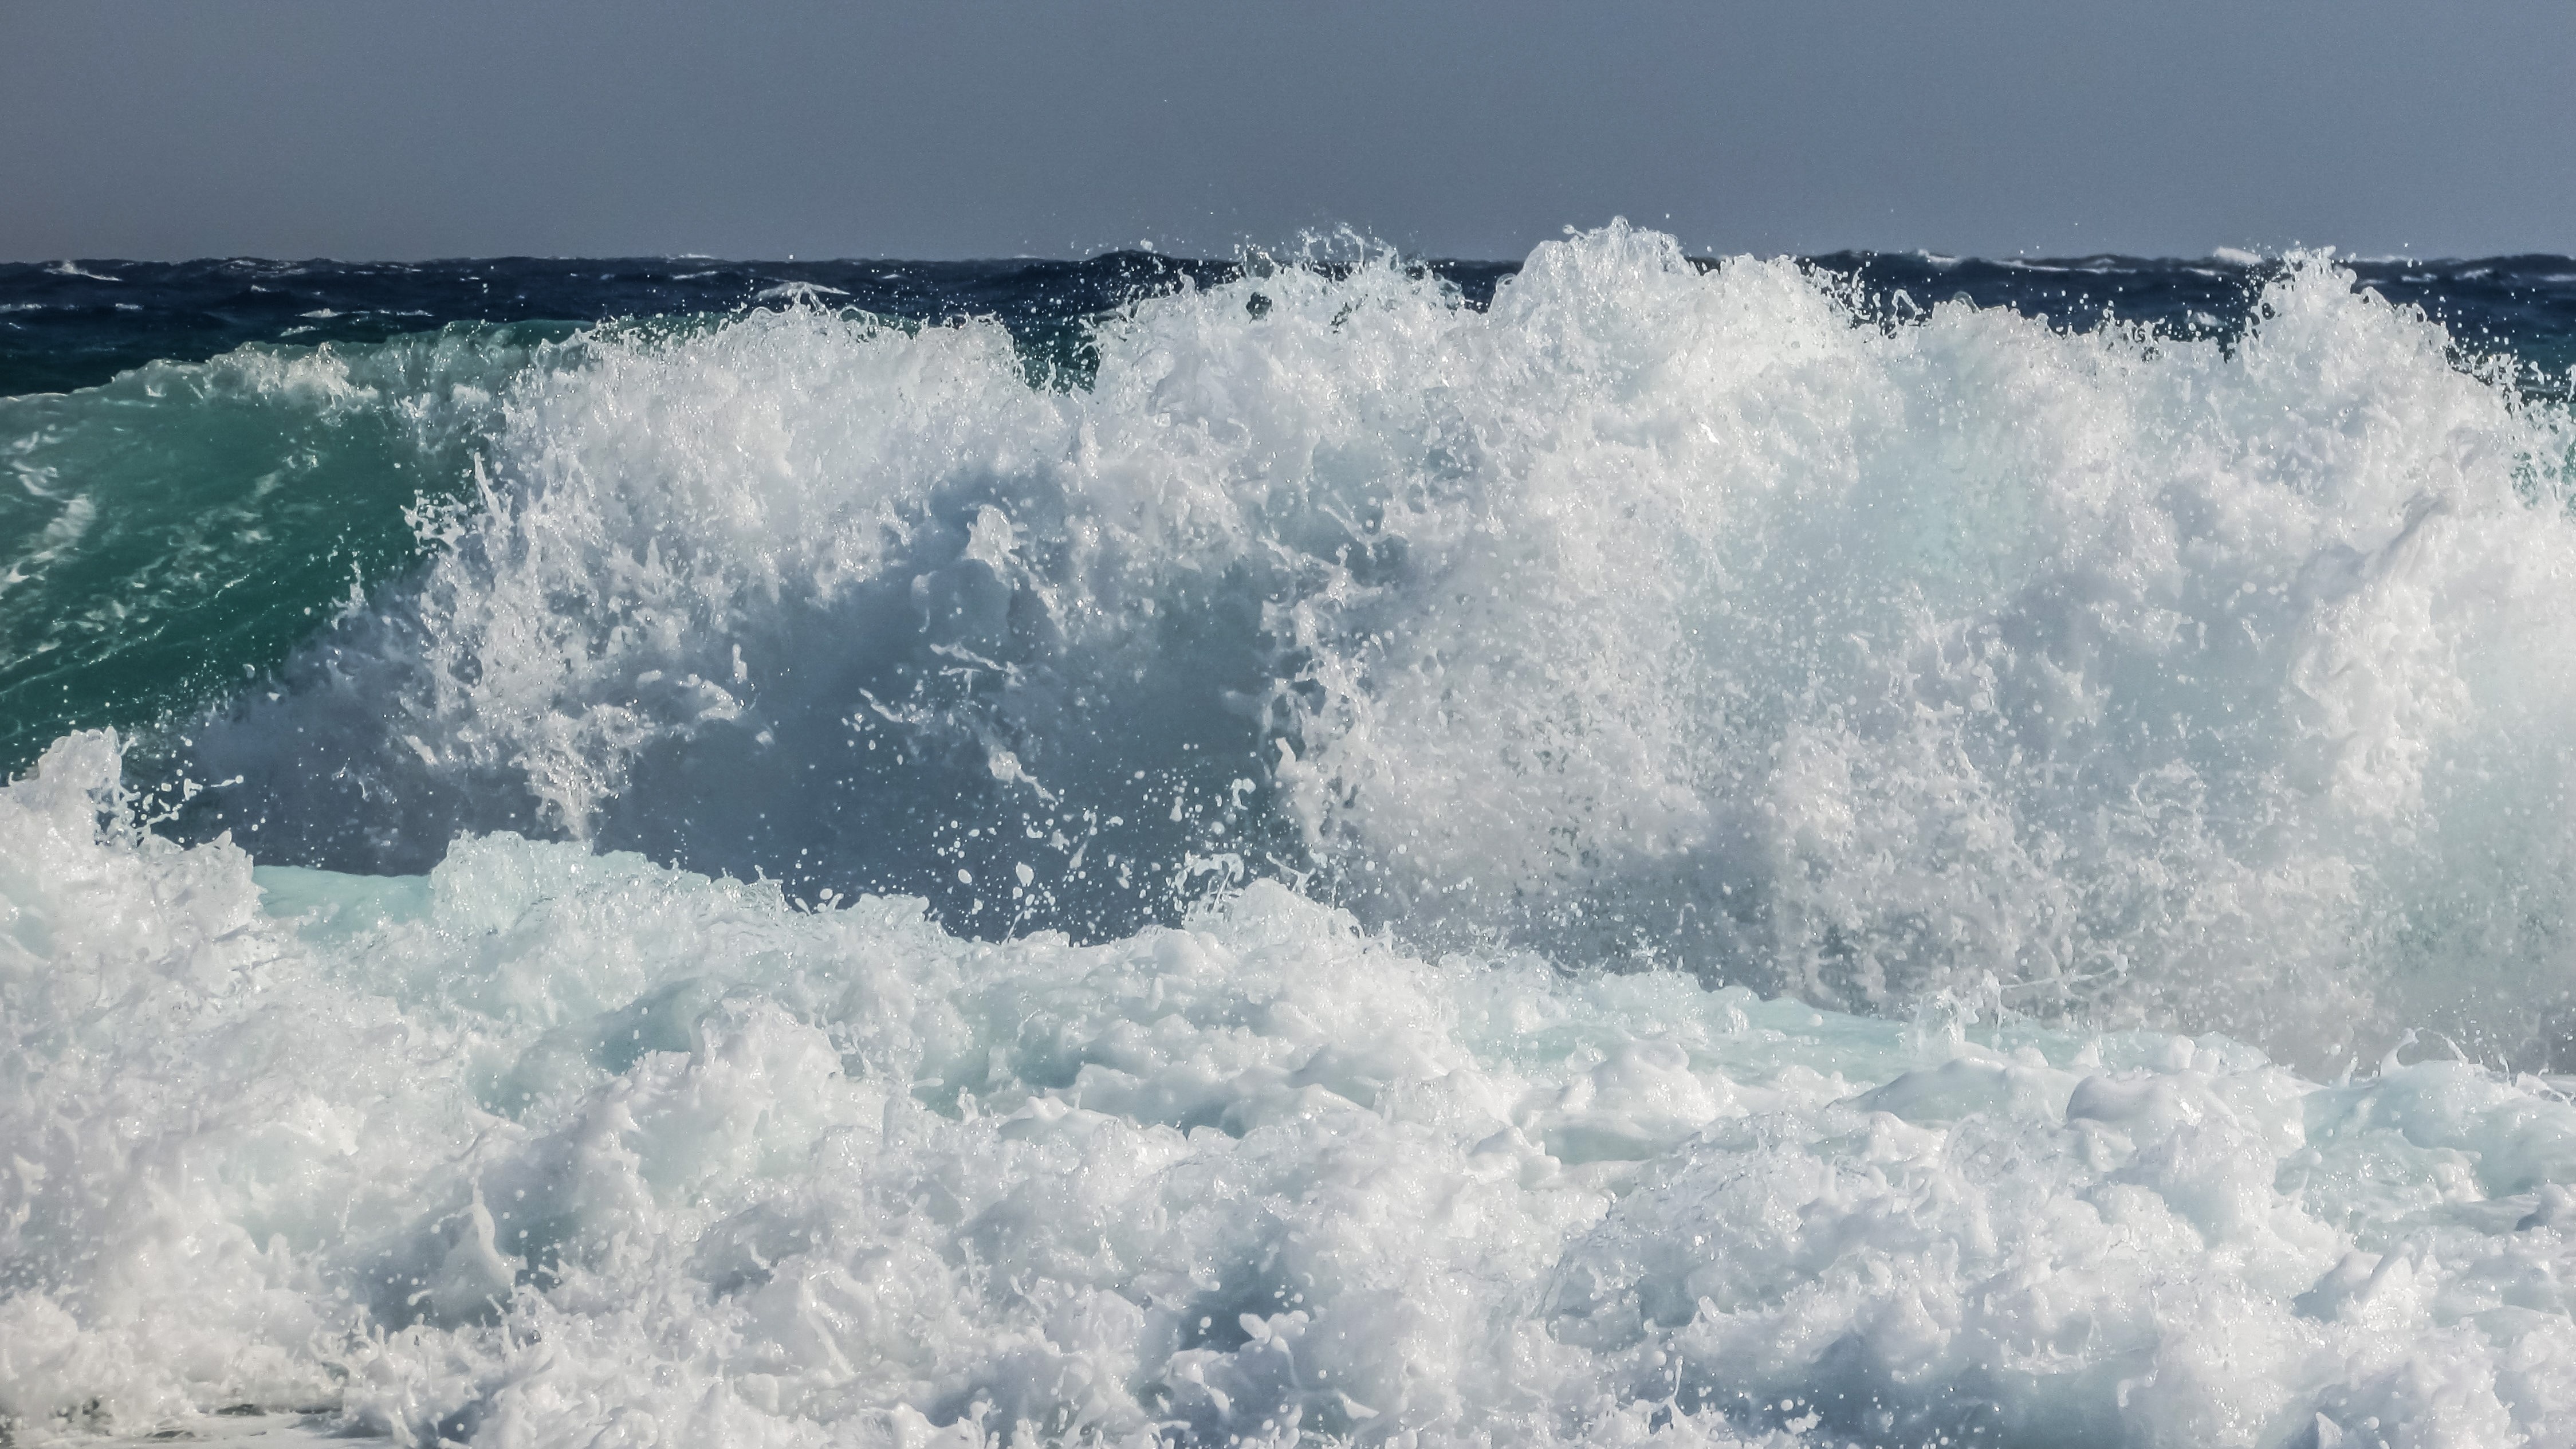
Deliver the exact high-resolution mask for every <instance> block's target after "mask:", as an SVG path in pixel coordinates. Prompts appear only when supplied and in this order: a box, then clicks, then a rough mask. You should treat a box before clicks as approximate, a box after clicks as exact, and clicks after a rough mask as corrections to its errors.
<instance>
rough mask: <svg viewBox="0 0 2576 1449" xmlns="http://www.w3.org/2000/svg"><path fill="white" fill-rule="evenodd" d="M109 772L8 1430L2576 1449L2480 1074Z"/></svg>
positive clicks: (1294, 910) (34, 961)
mask: <svg viewBox="0 0 2576 1449" xmlns="http://www.w3.org/2000/svg"><path fill="white" fill-rule="evenodd" d="M115 772H116V759H115V753H114V749H113V745H112V744H111V743H110V742H109V741H107V740H105V739H103V738H100V737H96V736H81V737H75V738H73V739H70V740H67V741H65V742H64V743H63V744H61V745H59V746H57V747H56V748H55V749H54V750H53V751H52V752H51V753H49V754H48V756H47V757H46V759H45V761H44V763H43V765H42V766H41V767H40V768H39V770H38V771H37V772H35V774H34V775H33V776H32V777H31V778H29V779H26V780H22V781H20V782H18V783H17V784H15V785H12V786H10V787H9V788H8V789H7V790H6V791H5V793H0V890H5V893H6V899H7V902H8V909H9V916H8V929H7V931H6V932H5V934H0V990H4V991H5V993H6V1002H7V1007H8V1016H7V1020H8V1022H9V1030H10V1032H11V1034H12V1040H11V1047H12V1049H11V1051H10V1052H9V1053H8V1054H7V1057H6V1063H7V1065H6V1067H5V1071H6V1073H7V1076H6V1083H5V1088H6V1089H5V1093H0V1140H5V1141H6V1142H8V1143H9V1144H10V1151H11V1164H12V1170H11V1172H10V1173H9V1174H8V1175H7V1176H6V1177H5V1178H0V1225H5V1230H4V1231H5V1236H0V1263H5V1264H6V1265H7V1266H6V1271H7V1274H8V1277H7V1282H8V1284H9V1287H10V1292H9V1294H8V1296H7V1298H6V1299H5V1302H0V1391H5V1393H6V1395H7V1398H6V1402H5V1408H6V1410H7V1412H9V1413H10V1414H11V1415H12V1416H13V1417H14V1419H15V1422H16V1433H17V1434H18V1435H19V1436H20V1441H21V1442H35V1441H42V1440H47V1439H50V1438H52V1437H53V1436H55V1435H57V1434H71V1433H77V1432H80V1431H87V1430H109V1431H117V1432H125V1433H135V1432H141V1431H144V1430H148V1429H156V1428H159V1427H161V1426H164V1425H177V1426H179V1427H185V1426H186V1425H187V1424H189V1423H190V1422H193V1421H192V1420H191V1419H190V1418H189V1416H190V1415H191V1414H194V1413H203V1412H206V1411H211V1410H215V1409H218V1408H230V1407H234V1406H236V1405H247V1406H251V1407H255V1408H258V1409H262V1410H266V1411H269V1412H271V1413H288V1412H294V1411H307V1410H318V1411H327V1412H328V1413H330V1414H333V1415H337V1416H342V1418H343V1419H344V1420H345V1422H346V1423H348V1424H350V1425H352V1426H354V1427H357V1428H361V1429H365V1430H371V1431H375V1432H381V1433H389V1434H391V1435H393V1436H395V1437H396V1438H397V1439H398V1440H399V1441H402V1442H416V1443H422V1444H428V1443H431V1442H433V1440H434V1439H454V1440H464V1441H471V1442H475V1443H484V1444H552V1443H566V1442H602V1439H601V1436H602V1435H606V1436H607V1440H606V1442H615V1443H630V1444H654V1443H671V1444H719V1443H721V1444H745V1445H748V1444H772V1443H774V1444H821V1443H884V1444H895V1443H905V1444H922V1443H930V1442H956V1443H980V1442H986V1441H988V1440H991V1439H997V1438H1004V1437H1007V1438H1010V1439H1011V1440H1013V1441H1014V1442H1037V1441H1041V1440H1043V1441H1070V1440H1081V1441H1085V1442H1102V1443H1148V1442H1154V1443H1168V1442H1173V1441H1174V1440H1176V1439H1177V1440H1180V1441H1186V1442H1196V1443H1218V1442H1234V1441H1235V1440H1236V1439H1237V1438H1238V1437H1239V1438H1241V1439H1242V1440H1244V1441H1246V1442H1276V1443H1287V1442H1291V1441H1296V1440H1300V1439H1313V1438H1315V1437H1316V1436H1323V1437H1325V1438H1329V1439H1348V1440H1351V1441H1354V1442H1366V1443H1379V1442H1399V1441H1400V1442H1405V1443H1414V1444H1424V1443H1434V1444H1440V1443H1471V1442H1472V1443H1553V1442H1568V1443H1572V1442H1586V1443H1621V1442H1647V1441H1650V1440H1651V1441H1654V1442H1669V1443H1699V1442H1706V1443H1720V1444H1731V1443H1743V1442H1749V1443H1773V1442H1777V1443H1782V1444H1787V1443H1809V1444H1843V1443H1852V1442H1860V1443H1869V1444H1906V1445H1913V1444H1924V1443H1932V1442H1994V1443H2095V1442H2099V1443H2114V1442H2117V1443H2147V1444H2218V1443H2241V1444H2262V1445H2274V1444H2283V1443H2343V1442H2355V1441H2356V1440H2357V1441H2358V1442H2371V1438H2370V1436H2371V1435H2373V1434H2374V1433H2376V1434H2377V1435H2378V1436H2379V1437H2381V1438H2384V1439H2385V1440H2386V1441H2387V1442H2391V1443H2411V1444H2461V1445H2466V1444H2496V1443H2509V1442H2517V1441H2518V1439H2519V1437H2520V1436H2527V1435H2532V1434H2538V1433H2541V1432H2543V1431H2544V1430H2546V1429H2547V1428H2548V1427H2549V1426H2551V1425H2553V1424H2554V1425H2559V1426H2563V1425H2564V1424H2566V1423H2567V1422H2569V1418H2568V1416H2569V1415H2570V1414H2576V1370H2572V1369H2571V1367H2570V1365H2576V1321H2571V1317H2570V1305H2569V1303H2568V1302H2567V1300H2566V1297H2565V1291H2564V1288H2563V1284H2564V1282H2565V1281H2566V1279H2567V1277H2568V1275H2569V1274H2570V1273H2571V1272H2576V1236H2571V1235H2576V1212H2571V1210H2570V1208H2569V1205H2568V1204H2569V1199H2568V1197H2567V1195H2566V1190H2565V1188H2564V1187H2562V1186H2557V1185H2555V1184H2563V1183H2567V1182H2569V1181H2571V1180H2576V1108H2571V1107H2570V1106H2569V1105H2568V1104H2567V1102H2566V1101H2565V1100H2564V1099H2563V1097H2561V1096H2560V1095H2559V1094H2557V1093H2556V1092H2554V1091H2551V1090H2548V1089H2546V1088H2545V1087H2543V1086H2542V1085H2541V1084H2539V1083H2538V1082H2536V1081H2533V1080H2529V1079H2525V1080H2524V1081H2521V1082H2518V1083H2517V1082H2512V1081H2508V1080H2506V1079H2504V1078H2501V1077H2499V1076H2497V1075H2496V1074H2494V1073H2493V1072H2491V1071H2489V1070H2486V1069H2482V1068H2479V1067H2477V1066H2475V1065H2473V1064H2469V1063H2463V1062H2458V1061H2453V1060H2447V1059H2440V1057H2441V1054H2439V1053H2437V1054H2436V1058H2437V1059H2434V1060H2426V1061H2420V1062H2415V1063H2413V1064H2410V1065H2400V1064H2399V1062H2398V1061H2397V1060H2396V1059H2395V1058H2393V1057H2392V1059H2391V1060H2390V1061H2389V1062H2388V1063H2385V1064H2384V1065H2383V1066H2382V1067H2381V1068H2380V1069H2379V1070H2377V1071H2374V1072H2370V1073H2365V1074H2360V1075H2357V1076H2355V1077H2354V1078H2353V1079H2352V1080H2350V1081H2347V1082H2344V1083H2342V1084H2340V1085H2334V1086H2319V1085H2316V1084H2314V1083H2311V1082H2308V1081H2304V1080H2302V1079H2300V1078H2299V1077H2298V1076H2296V1075H2295V1074H2293V1073H2291V1072H2289V1071H2287V1070H2284V1069H2283V1068H2281V1067H2279V1066H2276V1065H2273V1064H2272V1063H2270V1062H2268V1061H2266V1060H2265V1059H2264V1058H2263V1056H2262V1055H2261V1054H2260V1053H2258V1052H2256V1051H2254V1050H2252V1049H2250V1048H2247V1047H2244V1046H2241V1045H2236V1044H2233V1043H2230V1042H2228V1041H2226V1040H2225V1039H2223V1038H2217V1037H2204V1038H2200V1039H2197V1040H2195V1039H2191V1038H2187V1037H2180V1036H2170V1035H2163V1034H2157V1033H2124V1034H2095V1033H2087V1032H2076V1031H2066V1030H2057V1029H2046V1028H2041V1027H2038V1026H2034V1025H2031V1024H2029V1023H2027V1022H2023V1021H2016V1020H2012V1019H2010V1018H2000V1019H1999V1018H1998V1017H1997V1016H1996V1015H1995V1014H1994V1013H1993V1012H1992V1010H1991V1009H1988V1010H1985V1011H1982V1012H1981V1011H1980V1010H1979V1009H1978V1008H1977V1007H1976V1006H1975V1005H1974V1004H1972V1003H1959V1002H1950V1003H1944V1004H1942V1005H1940V1006H1939V1007H1938V1008H1936V1009H1930V1010H1926V1011H1925V1012H1923V1013H1921V1014H1920V1015H1918V1016H1917V1017H1916V1018H1914V1019H1912V1020H1910V1021H1888V1020H1875V1019H1869V1018H1862V1017H1854V1016H1846V1015H1841V1014H1836V1013H1828V1012H1823V1011H1819V1010H1816V1009H1814V1008H1811V1007H1809V1006H1806V1005H1804V1004H1801V1003H1796V1002H1793V1001H1787V1000H1778V999H1775V1000H1771V1001H1764V1000H1761V999H1759V998H1757V997H1755V996H1754V995H1753V994H1751V993H1750V992H1747V991H1746V990H1744V989H1742V988H1740V987H1728V988H1722V989H1716V990H1711V989H1707V988H1704V987H1702V986H1700V985H1698V984H1696V983H1694V982H1692V981H1691V980H1690V979H1689V978H1688V977H1686V976H1683V975H1680V974H1678V973H1674V972H1668V971H1650V972H1634V973H1627V974H1611V973H1604V972H1600V971H1576V972H1567V971H1564V970H1561V969H1559V968H1557V967H1555V966H1552V965H1551V964H1549V963H1547V962H1544V961H1542V960H1539V959H1536V958H1532V957H1528V956H1506V957H1500V958H1466V957H1452V958H1449V959H1445V960H1442V961H1438V962H1429V961H1425V960H1422V959H1419V958H1417V957H1415V956H1411V955H1408V954H1406V953H1404V952H1403V951H1401V950H1398V949H1396V948H1394V947H1392V946H1390V945H1389V944H1387V942H1386V941H1385V940H1384V939H1383V938H1381V937H1377V936H1373V935H1371V934H1370V933H1368V932H1366V931H1364V930H1362V929H1361V927H1360V925H1359V923H1358V922H1357V921H1356V920H1355V919H1354V918H1353V917H1352V916H1351V915H1350V914H1349V913H1347V912H1344V911H1338V910H1335V909H1332V908H1329V907H1326V906H1323V905H1319V904H1316V903H1314V902H1312V901H1310V900H1307V899H1304V898H1301V897H1299V896H1297V895H1296V894H1294V893H1292V892H1291V891H1288V890H1286V889H1284V888H1282V887H1280V886H1277V885H1273V884H1266V883H1265V884H1256V885H1254V886H1253V887H1251V888H1249V889H1247V890H1245V891H1243V892H1242V893H1240V894H1239V895H1236V896H1234V897H1232V898H1231V899H1228V900H1226V901H1224V902H1222V903H1219V904H1214V905H1210V906H1207V907H1205V908H1203V909H1202V910H1201V912H1200V913H1199V914H1198V915H1196V916H1194V917H1193V918H1192V919H1191V920H1190V921H1189V922H1188V923H1187V924H1186V925H1185V926H1184V927H1181V928H1149V929H1147V930H1145V931H1143V932H1140V933H1138V934H1137V935H1134V936H1132V937H1129V938H1126V939H1123V940H1118V941H1113V942H1107V943H1103V944H1100V945H1095V946H1078V945H1074V944H1072V943H1070V942H1069V941H1068V940H1066V939H1065V938H1064V937H1062V936H1061V935H1057V934H1054V933H1039V934H1034V935H1030V936H1026V937H1022V938H1019V939H1014V940H1011V941H1007V942H979V941H975V940H971V939H962V938H959V937H956V936H952V935H950V934H948V933H946V932H944V931H942V930H940V929H939V928H938V927H937V926H935V925H933V924H932V923H930V922H929V921H927V920H926V919H925V918H924V915H923V912H922V908H921V905H920V903H919V902H917V901H905V900H900V899H884V898H876V897H868V898H862V899H858V900H855V901H852V902H849V903H846V904H843V905H840V906H836V907H827V908H824V909H820V910H811V909H806V908H803V907H799V906H797V905H795V904H793V903H791V902H789V901H788V900H786V899H785V898H784V897H783V896H782V894H781V893H780V892H779V890H778V889H777V888H776V887H775V886H774V885H751V884H743V883H739V882H726V881H719V880H712V879H709V878H706V877H702V876H696V875H691V874H688V873H685V872H680V871H674V870H671V869H668V868H664V867H657V866H654V865H651V864H649V863H647V862H645V861H644V860H642V859H640V858H637V857H634V856H630V855H618V854H606V855H602V854H596V853H593V852H592V851H590V850H589V849H587V848H585V847H583V846H581V845H577V844H566V843H541V842H532V841H527V840H523V839H519V838H517V837H512V836H493V837H484V838H469V839H464V840H460V841H458V842H457V843H456V845H455V846H454V848H453V849H452V850H451V851H450V852H449V854H448V856H447V858H446V860H445V861H444V862H443V863H442V864H441V865H440V866H439V867H438V868H437V869H436V870H435V871H433V872H431V873H430V874H429V875H428V876H427V877H426V878H422V877H396V878H385V877H374V878H370V877H351V876H338V875H331V874H327V873H322V872H313V871H304V870H297V869H280V868H268V867H259V868H254V867H253V865H252V864H251V862H250V861H249V859H248V858H246V857H245V856H244V855H243V854H242V853H241V852H240V851H239V850H237V849H235V848H233V847H230V846H228V845H220V844H217V845H205V846H198V847H193V848H183V847H180V846H177V845H173V844H169V843H167V842H163V841H159V840H156V839H153V838H151V837H149V836H143V835H138V834H136V833H134V832H133V831H132V829H131V827H129V826H125V825H122V824H120V823H118V818H117V812H116V809H115V802H114V799H113V792H114V789H115V786H116V773H115ZM2338 1433H2341V1434H2348V1435H2350V1436H2352V1437H2351V1438H2343V1439H2338V1438H2335V1437H2334V1435H2336V1434H2338ZM1945 1435H1946V1436H1948V1437H1947V1438H1944V1437H1943V1436H1945ZM2534 1442H2537V1441H2534Z"/></svg>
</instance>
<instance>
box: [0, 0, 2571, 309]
mask: <svg viewBox="0 0 2576 1449" xmlns="http://www.w3.org/2000/svg"><path fill="white" fill-rule="evenodd" d="M1613 215H1625V216H1627V217H1629V218H1630V219H1631V220H1634V221H1637V222H1640V223H1644V224H1648V225H1653V226H1657V227H1660V228H1663V229H1666V230H1670V231H1672V232H1674V233H1675V234H1677V235H1678V236H1680V237H1681V238H1682V240H1683V241H1684V242H1685V243H1686V244H1688V245H1689V246H1691V247H1692V248H1693V249H1694V250H1702V251H1723V252H1734V251H1747V250H1750V251H1760V252H1772V251H1781V250H1790V251H1806V252H1813V251H1826V250H1833V249H1836V248H1841V247H1879V248H1913V247H1921V248H1926V249H1929V250H1932V251H1938V252H1977V253H1984V254H1988V255H1999V254H2012V253H2017V252H2049V253H2069V252H2088V251H2100V250H2119V251H2130V252H2147V253H2162V254H2180V255H2197V254H2202V253H2206V252H2207V251H2208V250H2209V249H2210V248H2212V247H2215V246H2263V247H2277V246H2281V245H2285V244H2290V243H2306V244H2310V245H2318V244H2333V245H2339V246H2342V247H2344V248H2346V249H2348V250H2354V251H2358V252H2361V253H2364V254H2374V255H2375V254H2386V253H2394V252H2399V251H2408V252H2412V253H2413V254H2415V255H2418V256H2439V255H2469V254H2484V253H2495V252H2506V251H2556V252H2576V6H2571V5H2569V4H2567V3H2565V0H2558V3H2549V4H2535V3H2522V4H2489V3H2478V0H2465V3H2447V4H2431V5H2428V4H2422V3H2405V4H2393V3H2377V0H2370V3H2352V4H2333V5H2329V4H2306V3H2302V4H2280V5H2262V4H2253V3H2243V0H2239V3H2232V4H2214V3H2201V0H2184V3H2171V4H2165V5H2146V6H2136V5H2120V6H2109V5H2088V4H2082V3H2068V0H2060V3H2055V4H2023V3H2000V0H1999V3H1947V4H1945V3H1913V4H1900V3H1881V0H1850V3H1835V0H1822V3H1815V0H1809V3H1796V0H1781V3H1777V4H1772V5H1763V6H1748V5H1732V4H1642V3H1640V4H1619V3H1605V4H1590V5H1575V4H1551V5H1541V4H1526V3H1517V0H1494V3H1486V4H1473V5H1470V4H1454V3H1410V4H1408V3H1387V4H1354V3H1335V0H1325V3H1308V4H1299V5H1281V4H1267V3H1217V0H1210V3H1204V4H1197V5H1179V4H1166V3H1141V0H1129V3H1121V0H1100V3H1083V4H1076V3H1068V0H1044V3H1015V4H1002V3H989V0H961V3H954V4H945V5H901V6H879V5H867V4H846V3H845V4H803V3H776V4H743V5H727V6H712V5H696V6H680V5H667V4H656V3H631V0H630V3H610V0H553V3H506V4H505V3H484V0H405V3H399V4H384V3H375V0H192V3H179V0H152V3H133V0H104V3H102V0H0V258H9V259H21V260H26V259H41V258H50V257H58V256H66V255H78V256H125V257H149V258H167V257H189V256H203V255H231V254H255V255H266V256H297V257H301V256H315V255H323V256H338V257H346V258H418V257H432V256H458V255H477V254H481V255H489V254H498V253H535V254H539V255H607V254H634V253H674V252H704V253H709V254H714V255H722V256H740V257H777V256H782V255H788V254H794V255H797V256H805V257H817V256H904V257H963V256H1003V255H1016V254H1041V255H1066V254H1076V255H1078V254H1082V253H1087V252H1092V251H1097V250H1101V249H1104V248H1107V247H1112V246H1120V245H1133V244H1135V243H1136V242H1137V241H1139V240H1144V239H1150V240H1152V241H1154V242H1155V243H1157V244H1159V245H1161V246H1163V247H1165V248H1166V249H1172V250H1182V251H1190V252H1199V253H1211V252H1212V253H1225V252H1230V251H1232V250H1233V249H1234V248H1235V247H1236V246H1237V245H1238V244H1240V243H1243V242H1246V241H1249V242H1255V243H1262V244H1276V243H1279V242H1281V241H1285V240H1289V239H1292V238H1293V237H1294V236H1296V235H1297V234H1298V233H1299V232H1300V231H1301V230H1304V229H1311V228H1330V227H1333V226H1337V225H1349V226H1351V227H1354V228H1357V229H1359V230H1361V231H1363V232H1366V233H1369V234H1371V235H1373V236H1376V237H1379V238H1382V239H1385V240H1388V241H1393V242H1395V243H1398V244H1399V245H1402V246H1404V247H1405V248H1406V249H1408V250H1410V251H1415V252H1421V253H1429V254H1434V255H1444V256H1488V257H1517V256H1520V255H1522V254H1523V253H1525V252H1526V251H1527V250H1528V248H1529V246H1530V245H1531V244H1532V243H1534V242H1536V241H1539V240H1542V239H1544V238H1546V237H1549V236H1553V235H1556V234H1558V232H1559V231H1560V230H1561V228H1562V227H1563V226H1565V225H1566V224H1569V223H1571V224H1575V225H1593V224H1597V223H1599V222H1602V221H1604V220H1607V219H1608V218H1610V217H1611V216H1613Z"/></svg>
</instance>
